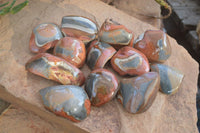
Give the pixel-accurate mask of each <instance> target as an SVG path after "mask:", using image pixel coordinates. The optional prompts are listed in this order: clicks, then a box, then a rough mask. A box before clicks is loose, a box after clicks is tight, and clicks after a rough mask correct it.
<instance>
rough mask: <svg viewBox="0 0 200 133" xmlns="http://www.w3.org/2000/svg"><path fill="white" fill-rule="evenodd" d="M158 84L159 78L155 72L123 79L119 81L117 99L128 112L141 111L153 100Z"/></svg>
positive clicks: (148, 106) (147, 107)
mask: <svg viewBox="0 0 200 133" xmlns="http://www.w3.org/2000/svg"><path fill="white" fill-rule="evenodd" d="M159 85H160V78H159V75H158V73H156V72H148V73H145V74H143V75H141V76H138V77H134V78H130V79H124V80H122V81H121V82H120V90H119V91H118V95H117V99H118V101H119V102H120V103H121V104H123V107H124V108H125V109H126V110H127V111H128V112H129V113H142V112H144V111H146V110H147V109H149V108H150V106H151V105H152V103H153V102H154V100H155V98H156V95H157V92H158V90H159Z"/></svg>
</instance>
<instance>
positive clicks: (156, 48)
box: [134, 30, 171, 62]
mask: <svg viewBox="0 0 200 133" xmlns="http://www.w3.org/2000/svg"><path fill="white" fill-rule="evenodd" d="M134 48H136V49H138V50H139V51H141V52H142V53H144V54H145V55H146V57H147V58H148V59H149V61H152V62H153V61H155V62H165V61H166V60H167V59H168V58H169V57H170V55H171V46H170V43H169V40H168V37H167V35H166V33H164V32H163V31H161V30H147V31H146V32H145V33H143V34H141V35H140V36H139V37H138V38H137V39H136V40H135V42H134Z"/></svg>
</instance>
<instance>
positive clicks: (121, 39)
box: [99, 19, 134, 49]
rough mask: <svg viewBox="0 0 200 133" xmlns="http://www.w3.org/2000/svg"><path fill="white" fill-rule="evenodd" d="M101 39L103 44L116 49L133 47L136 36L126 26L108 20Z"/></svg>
mask: <svg viewBox="0 0 200 133" xmlns="http://www.w3.org/2000/svg"><path fill="white" fill-rule="evenodd" d="M99 38H100V40H101V41H102V42H105V43H108V44H110V45H111V46H113V47H114V48H116V49H119V48H121V47H124V46H132V45H133V40H134V35H133V32H132V31H130V30H128V29H127V28H126V27H125V26H124V25H121V24H119V23H117V22H115V21H113V20H112V19H107V20H106V21H105V22H104V23H103V24H102V26H101V29H100V32H99Z"/></svg>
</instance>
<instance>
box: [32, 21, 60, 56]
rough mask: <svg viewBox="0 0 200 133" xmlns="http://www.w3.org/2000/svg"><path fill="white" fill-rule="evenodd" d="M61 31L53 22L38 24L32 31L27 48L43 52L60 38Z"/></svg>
mask: <svg viewBox="0 0 200 133" xmlns="http://www.w3.org/2000/svg"><path fill="white" fill-rule="evenodd" d="M62 37H63V36H62V33H61V31H60V29H59V28H58V26H57V25H55V24H53V23H42V24H39V25H38V26H37V27H35V29H34V30H33V32H32V35H31V38H30V42H29V48H30V50H31V52H33V53H40V52H45V51H47V50H48V49H50V48H51V47H54V45H55V44H56V43H57V41H58V40H60V39H61V38H62Z"/></svg>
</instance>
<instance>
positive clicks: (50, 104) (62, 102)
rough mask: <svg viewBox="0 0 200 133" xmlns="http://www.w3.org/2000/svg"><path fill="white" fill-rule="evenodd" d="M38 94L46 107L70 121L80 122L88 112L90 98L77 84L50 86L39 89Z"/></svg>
mask: <svg viewBox="0 0 200 133" xmlns="http://www.w3.org/2000/svg"><path fill="white" fill-rule="evenodd" d="M40 95H41V96H42V100H43V104H44V106H45V108H46V109H48V110H50V111H51V112H54V113H55V114H56V115H59V116H62V117H65V118H68V119H69V120H71V121H74V122H80V121H81V120H84V119H85V118H86V117H87V116H88V115H89V113H90V105H91V103H90V100H89V98H88V96H87V94H86V92H85V90H84V89H83V88H81V87H79V86H74V85H59V86H51V87H47V88H44V89H41V90H40Z"/></svg>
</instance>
